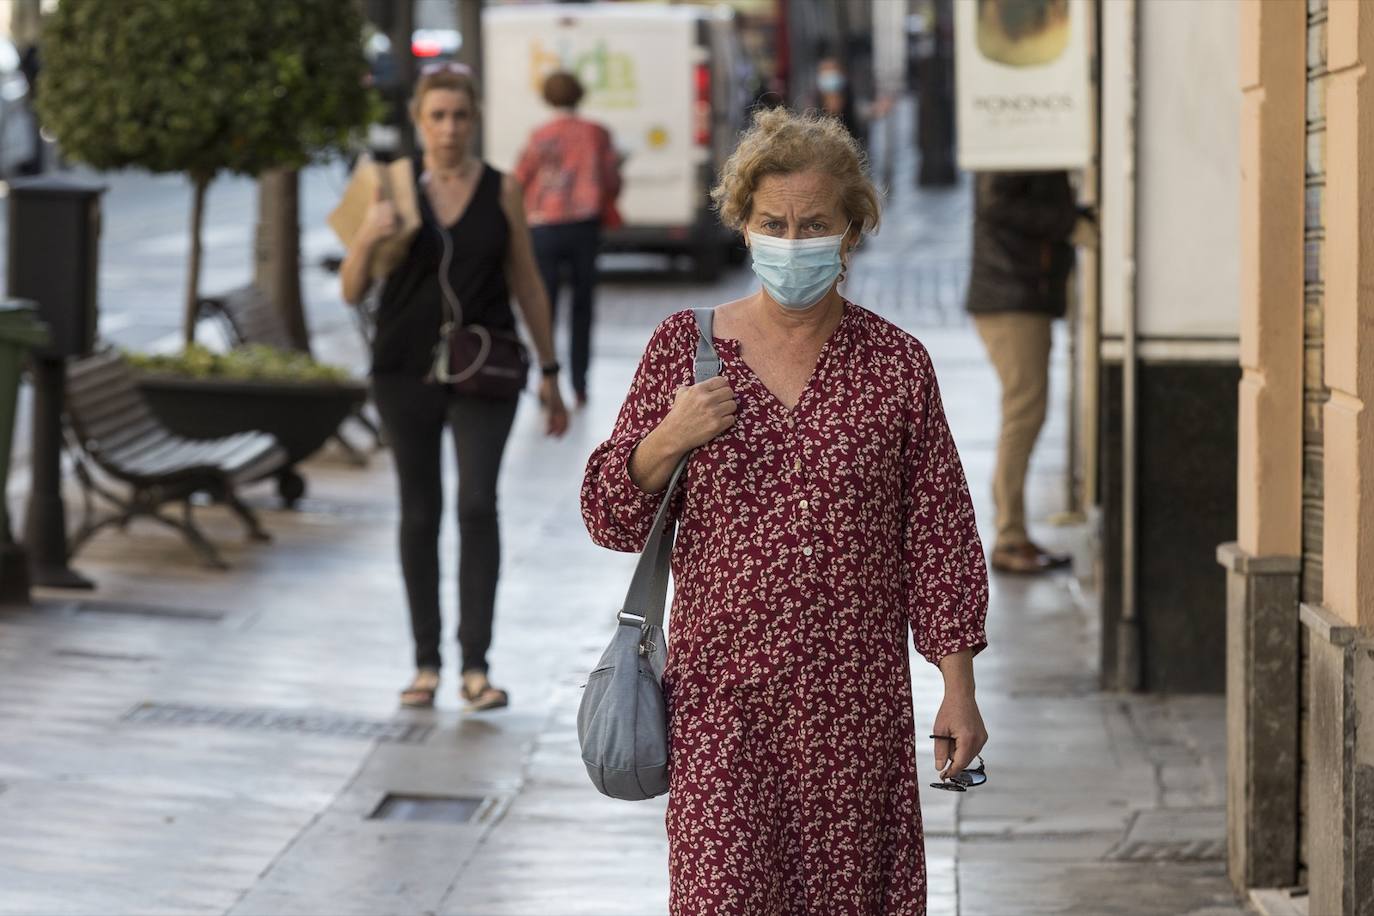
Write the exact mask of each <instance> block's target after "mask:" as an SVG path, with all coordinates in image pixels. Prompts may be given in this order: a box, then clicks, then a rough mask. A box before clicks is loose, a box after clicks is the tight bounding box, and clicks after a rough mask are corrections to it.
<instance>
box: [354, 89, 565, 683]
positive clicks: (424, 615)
mask: <svg viewBox="0 0 1374 916" xmlns="http://www.w3.org/2000/svg"><path fill="white" fill-rule="evenodd" d="M478 98H479V96H478V92H477V87H476V85H475V83H474V81H473V78H472V76H471V71H470V70H469V69H468V68H467V67H465V66H463V65H461V64H441V65H436V66H431V67H428V68H426V69H425V70H423V71H422V72H421V75H420V78H419V80H418V81H417V82H416V85H415V92H414V95H413V96H412V99H411V103H410V115H411V118H412V120H413V121H414V123H415V126H416V127H417V128H418V130H419V134H420V138H421V142H422V145H423V158H422V162H421V165H420V167H418V168H417V169H416V171H415V174H416V175H417V176H418V181H417V184H418V187H417V192H418V198H419V202H420V210H421V214H422V218H423V222H422V225H421V227H420V230H419V231H418V232H417V233H416V235H415V239H414V241H413V242H412V243H411V245H410V248H409V251H408V253H407V254H406V257H405V260H404V261H403V262H402V263H401V264H400V265H399V266H398V267H396V268H394V269H393V270H392V271H391V273H390V274H389V275H387V277H386V280H385V282H384V285H383V287H382V290H381V295H380V304H379V306H378V310H377V329H376V335H375V339H374V342H373V351H372V384H373V392H374V396H375V398H376V403H377V408H378V410H379V412H380V413H381V416H382V422H383V424H384V426H385V427H386V434H387V440H388V442H389V443H390V445H391V450H392V454H393V455H394V457H395V464H396V474H397V478H398V482H399V485H400V499H401V523H400V553H401V570H402V573H403V575H404V577H405V585H406V596H407V598H408V600H409V604H410V622H411V629H412V632H413V634H414V638H415V665H416V668H417V671H416V674H415V677H414V679H413V680H412V681H411V683H410V684H409V685H408V686H407V687H406V688H405V690H404V691H403V692H402V694H401V702H402V704H403V705H406V706H431V705H433V703H434V696H435V691H436V690H437V688H438V685H439V667H440V653H439V643H440V635H441V621H440V616H439V546H438V545H439V528H440V522H441V521H442V518H443V483H442V478H441V474H440V454H441V445H442V435H443V431H444V427H445V425H447V426H449V427H450V428H451V430H452V433H453V440H454V444H455V446H456V451H457V455H458V536H459V558H458V606H459V626H458V643H459V647H460V649H461V655H462V662H461V664H462V667H461V671H462V690H461V692H462V697H463V699H464V700H465V701H466V702H467V705H468V708H469V709H471V710H485V709H494V708H497V707H501V706H505V705H506V704H507V701H508V696H507V693H506V691H504V690H500V689H498V688H496V687H493V686H492V684H491V681H490V680H489V679H488V676H487V650H488V648H489V646H490V645H491V634H492V619H493V616H494V610H495V601H496V583H497V576H498V574H499V568H500V549H501V548H500V530H499V527H498V523H497V505H496V484H497V474H498V472H499V470H500V466H501V457H502V454H503V452H504V450H505V446H506V439H507V437H508V436H509V434H510V430H511V424H512V422H513V421H514V419H515V411H516V405H517V403H518V399H517V398H515V397H505V398H495V397H483V396H475V395H468V394H459V393H458V392H457V391H456V390H455V388H454V387H452V386H450V385H447V384H444V383H441V382H439V381H437V380H436V378H435V370H434V366H435V364H436V351H437V350H438V349H439V348H441V347H445V346H447V344H446V342H444V341H443V340H442V337H443V334H444V331H443V325H444V324H445V322H446V321H447V320H450V319H448V310H449V309H451V308H452V304H453V300H456V302H457V304H459V306H460V308H461V317H460V323H461V325H462V326H463V327H464V328H472V327H480V328H482V329H483V331H484V332H485V333H487V334H490V335H496V334H499V333H500V332H502V331H510V330H513V329H514V328H515V322H516V319H515V314H514V312H513V311H512V309H511V307H510V299H511V294H512V293H514V297H515V300H516V302H517V303H518V305H519V307H520V308H519V310H520V314H521V318H522V319H523V321H524V324H525V328H526V330H527V331H528V332H529V335H530V337H531V338H532V339H533V343H534V346H535V349H536V350H537V351H538V355H539V358H540V360H541V361H542V364H543V372H542V375H543V379H542V382H541V383H540V389H539V394H540V400H541V403H542V404H543V407H544V410H545V413H546V424H545V425H546V431H547V432H548V434H549V435H552V436H559V435H562V434H563V432H564V431H565V430H566V429H567V424H568V417H567V411H566V410H565V409H564V407H563V402H562V400H561V398H560V395H559V390H558V371H559V366H558V363H557V362H556V361H555V359H554V347H553V335H552V330H551V327H550V315H549V303H548V300H547V297H546V296H545V295H544V285H543V283H542V282H541V281H540V279H539V272H538V266H537V265H536V264H535V260H534V251H533V247H532V245H531V243H530V236H529V230H528V229H527V227H526V224H525V214H524V203H523V199H522V194H521V191H520V186H519V184H518V183H517V182H516V181H515V180H514V179H512V178H511V177H510V176H507V175H502V174H501V173H500V172H498V171H497V170H496V169H494V168H492V167H491V166H490V165H487V164H486V163H484V162H482V160H481V159H479V158H478V157H477V156H476V155H474V154H473V153H472V152H471V151H470V150H469V146H470V144H471V140H472V135H473V127H474V125H475V123H476V120H477V118H478V117H479V111H478ZM397 227H398V219H397V214H396V211H395V208H394V206H393V205H392V204H391V203H389V202H387V201H385V200H378V201H377V202H376V203H374V204H373V205H372V207H371V209H370V210H369V211H368V215H367V217H366V220H365V222H364V225H363V227H362V229H361V230H360V233H359V236H358V238H356V239H355V240H354V243H353V244H352V246H351V247H350V248H349V250H348V255H347V257H346V258H345V259H344V262H343V265H342V267H341V269H340V273H341V276H342V284H343V296H344V298H345V299H346V300H347V301H349V302H357V301H358V300H359V299H360V298H361V297H362V296H363V295H364V293H365V292H366V290H367V284H368V262H369V259H370V257H371V254H372V252H373V250H374V249H375V247H376V246H377V244H378V243H379V242H380V241H382V240H383V239H385V238H386V237H387V236H389V235H390V234H392V233H393V232H395V231H396V230H397ZM450 295H451V296H452V299H449V298H446V297H449V296H450Z"/></svg>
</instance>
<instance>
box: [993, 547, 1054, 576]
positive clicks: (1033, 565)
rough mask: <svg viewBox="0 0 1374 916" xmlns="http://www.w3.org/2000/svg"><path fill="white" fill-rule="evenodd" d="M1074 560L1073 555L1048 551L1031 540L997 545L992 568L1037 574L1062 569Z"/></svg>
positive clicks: (1000, 570) (994, 549) (1009, 571)
mask: <svg viewBox="0 0 1374 916" xmlns="http://www.w3.org/2000/svg"><path fill="white" fill-rule="evenodd" d="M1072 562H1073V558H1072V557H1068V556H1064V555H1061V554H1053V553H1047V552H1046V551H1045V550H1043V549H1041V548H1040V547H1037V546H1036V545H1034V544H1032V543H1030V542H1029V541H1028V542H1026V543H1025V544H1014V545H1011V546H1007V547H995V548H993V551H992V568H993V569H995V570H997V571H998V572H1007V573H1019V574H1021V575H1036V574H1038V573H1044V572H1049V571H1050V570H1054V569H1062V568H1063V567H1065V566H1068V565H1069V564H1070V563H1072Z"/></svg>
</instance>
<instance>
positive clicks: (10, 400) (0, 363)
mask: <svg viewBox="0 0 1374 916" xmlns="http://www.w3.org/2000/svg"><path fill="white" fill-rule="evenodd" d="M48 343H49V336H48V328H47V325H45V324H44V323H43V322H42V321H40V320H39V319H38V308H37V306H35V305H34V303H32V302H29V301H28V300H26V299H0V604H27V603H28V600H29V563H28V557H27V556H26V555H25V553H24V548H22V547H21V546H19V545H18V544H17V543H15V540H14V533H13V531H12V529H11V528H10V513H9V500H8V499H6V498H5V495H6V493H7V489H6V487H7V484H8V482H9V477H10V453H11V447H12V446H13V444H14V414H15V407H16V406H17V404H18V401H19V370H20V369H21V368H23V365H24V360H25V359H26V358H27V357H28V353H29V351H30V350H32V349H34V348H42V347H46V346H48Z"/></svg>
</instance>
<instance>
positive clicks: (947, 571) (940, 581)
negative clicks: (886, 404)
mask: <svg viewBox="0 0 1374 916" xmlns="http://www.w3.org/2000/svg"><path fill="white" fill-rule="evenodd" d="M918 363H919V369H920V371H919V379H918V382H917V389H916V392H915V395H914V397H912V399H911V402H910V406H909V408H908V410H909V415H908V427H907V436H906V446H905V449H906V454H905V456H904V458H903V462H904V467H905V470H904V475H903V478H904V479H903V488H904V494H903V495H904V498H905V504H904V511H905V520H904V531H903V537H902V575H903V580H904V581H903V583H902V586H903V589H902V591H903V594H904V595H905V596H906V601H907V617H908V620H909V621H910V624H911V630H912V633H913V634H914V636H915V640H916V649H917V651H918V652H920V653H921V655H923V656H925V658H926V659H927V660H928V661H929V662H930V663H931V664H934V665H938V664H939V663H940V660H941V659H943V658H944V657H945V656H947V655H952V654H953V653H955V652H959V651H961V650H963V649H972V650H973V652H974V654H975V655H976V654H977V653H979V652H981V651H982V650H983V649H984V648H986V646H987V635H986V633H985V630H984V624H985V621H986V618H987V607H988V573H987V566H986V564H985V563H984V560H983V544H982V541H981V539H980V538H979V536H978V526H977V523H976V521H975V520H974V516H973V501H972V499H971V498H970V497H969V492H968V481H967V480H966V479H965V478H964V468H963V465H962V464H960V462H959V452H958V450H957V449H956V448H955V447H954V437H953V436H952V435H951V434H950V431H949V424H948V423H947V422H946V420H945V411H944V406H943V404H942V403H941V401H940V387H939V384H938V383H937V382H936V380H935V367H934V366H933V365H932V364H931V362H930V356H929V354H928V353H926V351H925V348H924V347H922V348H921V349H920V352H919V357H918Z"/></svg>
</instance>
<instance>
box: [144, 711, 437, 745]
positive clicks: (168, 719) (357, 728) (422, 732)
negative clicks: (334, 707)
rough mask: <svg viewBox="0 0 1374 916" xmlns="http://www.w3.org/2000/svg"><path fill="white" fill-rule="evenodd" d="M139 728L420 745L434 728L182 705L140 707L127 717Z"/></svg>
mask: <svg viewBox="0 0 1374 916" xmlns="http://www.w3.org/2000/svg"><path fill="white" fill-rule="evenodd" d="M124 721H125V722H133V723H137V724H139V725H202V726H205V725H208V726H213V727H215V728H228V729H237V730H242V731H259V732H280V733H284V734H293V735H319V736H321V737H324V738H357V739H359V740H362V741H391V742H393V743H396V744H419V743H421V742H422V741H424V740H425V739H427V738H428V737H429V736H430V734H431V733H432V732H433V731H434V726H433V725H424V724H417V723H412V722H387V721H384V720H377V719H356V718H353V717H350V716H340V715H335V714H332V713H325V712H302V711H300V710H295V709H234V708H229V707H222V706H187V705H184V704H181V703H140V704H139V705H137V706H135V707H134V708H133V709H131V710H129V712H128V713H126V714H125V716H124Z"/></svg>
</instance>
